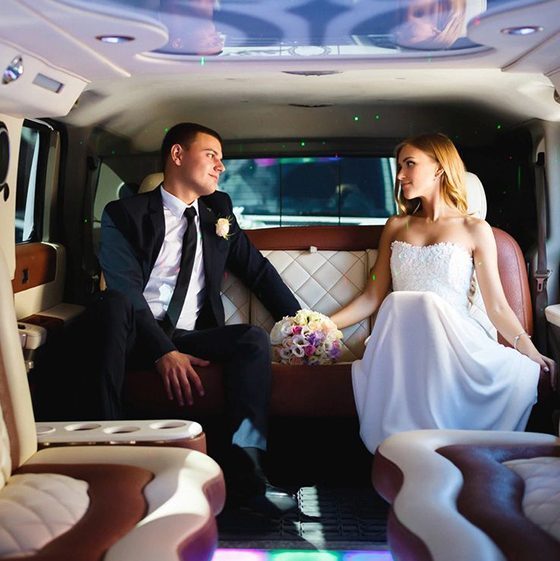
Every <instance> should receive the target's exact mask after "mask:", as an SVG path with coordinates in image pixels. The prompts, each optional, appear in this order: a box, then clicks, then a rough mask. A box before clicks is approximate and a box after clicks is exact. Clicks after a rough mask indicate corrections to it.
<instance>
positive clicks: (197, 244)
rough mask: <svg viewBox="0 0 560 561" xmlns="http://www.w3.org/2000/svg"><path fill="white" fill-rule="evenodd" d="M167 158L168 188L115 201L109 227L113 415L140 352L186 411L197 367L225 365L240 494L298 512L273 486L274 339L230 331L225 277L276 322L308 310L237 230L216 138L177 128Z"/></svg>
mask: <svg viewBox="0 0 560 561" xmlns="http://www.w3.org/2000/svg"><path fill="white" fill-rule="evenodd" d="M161 156H162V163H163V169H164V179H163V183H162V185H160V186H159V187H158V188H156V189H155V190H154V191H151V192H149V193H145V194H141V195H137V196H134V197H130V198H127V199H123V200H119V201H113V202H111V203H109V204H108V205H107V207H106V208H105V211H104V214H103V218H102V227H101V247H100V262H101V267H102V269H103V273H104V275H105V279H106V283H107V287H108V290H107V291H105V292H103V293H101V294H102V296H101V305H102V310H103V313H102V317H103V319H104V326H103V327H101V333H105V334H104V335H103V344H102V353H101V356H100V360H101V362H102V365H101V374H102V404H103V405H102V406H103V409H104V415H105V417H106V418H119V417H121V414H122V410H121V404H122V401H121V396H122V388H123V379H124V372H125V364H126V361H127V358H128V357H130V356H131V355H134V354H136V358H137V357H138V355H141V356H142V357H143V359H144V361H149V362H150V363H151V364H154V365H155V368H156V370H157V371H158V373H159V374H160V376H161V379H162V383H163V385H164V387H165V391H166V393H167V395H168V397H169V399H175V400H177V401H178V403H179V404H180V405H183V404H185V403H187V404H191V403H192V402H193V399H196V397H197V394H198V395H203V394H204V388H203V385H202V382H201V380H200V378H199V376H198V374H197V372H196V370H195V369H194V368H193V366H205V365H207V364H208V361H216V362H220V363H222V364H223V372H224V384H225V388H226V398H227V399H226V401H227V403H228V411H227V413H228V417H229V420H230V422H231V433H232V437H231V442H232V450H233V451H232V459H231V465H230V469H229V470H226V477H228V480H229V481H228V482H229V484H230V485H231V487H230V489H229V494H230V497H231V496H232V495H233V496H236V497H237V498H238V500H239V502H240V503H243V504H246V505H247V506H249V507H251V508H253V509H256V510H260V511H268V512H271V511H275V510H276V511H284V510H289V509H291V508H293V507H294V506H295V501H294V499H293V497H292V496H291V495H289V494H288V493H286V492H284V491H282V490H281V489H278V488H276V487H273V486H272V485H270V483H269V482H268V480H267V479H266V477H265V476H264V473H263V471H262V467H261V456H262V454H263V452H264V450H265V449H266V438H267V437H266V434H267V417H268V403H269V395H270V384H271V364H270V363H271V357H270V341H269V338H268V334H267V333H266V332H265V331H263V330H262V329H261V328H259V327H256V326H252V325H247V324H240V325H229V326H225V325H224V308H223V305H222V300H221V297H220V286H221V282H222V278H223V275H224V270H225V269H226V268H227V269H229V270H230V271H231V272H232V273H234V274H235V275H237V276H238V277H239V278H240V279H241V280H242V281H243V282H244V283H245V284H246V285H247V286H248V287H249V288H250V289H251V290H252V291H253V293H254V294H255V295H256V296H257V297H258V298H259V299H260V300H261V301H262V302H263V303H264V304H265V305H266V306H267V308H268V309H269V311H270V312H271V314H272V315H273V317H274V318H275V319H276V320H278V319H280V318H281V317H282V316H284V315H291V314H294V313H295V312H296V310H297V309H298V308H299V305H298V302H297V300H296V299H295V298H294V296H293V295H292V293H291V292H290V290H289V289H288V288H287V287H286V285H285V284H284V283H283V282H282V280H281V278H280V275H279V274H278V272H277V271H276V269H274V267H273V266H272V265H271V263H270V262H269V261H268V260H267V259H265V258H264V257H262V255H261V254H260V252H259V251H258V250H257V249H256V248H255V247H254V246H253V245H252V244H251V242H250V241H249V239H248V238H247V236H246V235H245V233H244V232H243V231H242V230H241V229H240V228H239V225H238V223H237V221H236V219H235V216H234V215H233V208H232V203H231V200H230V198H229V196H228V195H227V194H225V193H222V192H219V191H216V188H217V186H218V179H219V177H220V174H221V173H222V172H223V171H224V169H225V168H224V165H223V163H222V142H221V138H220V136H219V135H218V133H216V132H215V131H213V130H211V129H209V128H206V127H204V126H202V125H198V124H195V123H181V124H178V125H176V126H174V127H173V128H171V129H170V130H169V132H168V133H167V134H166V136H165V138H164V139H163V143H162V147H161ZM103 330H105V331H103Z"/></svg>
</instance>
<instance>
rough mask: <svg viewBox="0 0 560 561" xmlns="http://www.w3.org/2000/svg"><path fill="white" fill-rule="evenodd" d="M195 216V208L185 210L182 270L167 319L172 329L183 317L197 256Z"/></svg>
mask: <svg viewBox="0 0 560 561" xmlns="http://www.w3.org/2000/svg"><path fill="white" fill-rule="evenodd" d="M195 216H196V210H195V208H194V207H188V208H186V209H185V217H186V219H187V223H188V225H187V229H186V230H185V234H184V236H183V251H182V252H181V268H180V269H179V274H178V275H177V283H176V284H175V289H174V290H173V295H172V296H171V301H170V302H169V307H168V308H167V314H166V317H165V319H166V323H168V324H170V326H171V327H172V328H175V326H176V325H177V321H178V320H179V316H180V315H181V310H182V309H183V304H184V302H185V297H186V295H187V289H188V288H189V282H190V280H191V274H192V270H193V265H194V256H195V254H196V238H197V236H196V224H195V220H194V217H195Z"/></svg>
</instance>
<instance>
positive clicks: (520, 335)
mask: <svg viewBox="0 0 560 561" xmlns="http://www.w3.org/2000/svg"><path fill="white" fill-rule="evenodd" d="M523 335H527V337H529V339H530V338H531V336H530V335H529V334H528V333H527V332H526V331H522V332H521V333H520V334H519V335H516V336H515V337H514V338H513V348H514V349H515V350H517V343H519V339H520V338H521V337H522V336H523Z"/></svg>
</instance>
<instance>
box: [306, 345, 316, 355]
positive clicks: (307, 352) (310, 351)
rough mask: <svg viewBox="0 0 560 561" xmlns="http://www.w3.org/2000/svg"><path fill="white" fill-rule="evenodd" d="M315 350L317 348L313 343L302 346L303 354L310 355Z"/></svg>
mask: <svg viewBox="0 0 560 561" xmlns="http://www.w3.org/2000/svg"><path fill="white" fill-rule="evenodd" d="M316 350H317V349H316V348H315V347H314V346H313V345H306V346H305V347H303V352H304V353H305V356H311V355H312V354H313V353H315V351H316Z"/></svg>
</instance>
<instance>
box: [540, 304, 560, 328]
mask: <svg viewBox="0 0 560 561" xmlns="http://www.w3.org/2000/svg"><path fill="white" fill-rule="evenodd" d="M544 313H545V316H546V321H548V323H551V324H552V325H555V326H556V327H560V304H553V305H551V306H547V307H546V308H545V309H544Z"/></svg>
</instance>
